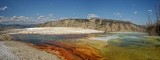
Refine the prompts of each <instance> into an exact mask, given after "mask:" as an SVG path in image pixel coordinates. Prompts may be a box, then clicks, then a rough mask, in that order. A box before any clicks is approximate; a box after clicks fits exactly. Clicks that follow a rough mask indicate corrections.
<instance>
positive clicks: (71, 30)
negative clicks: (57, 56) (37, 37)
mask: <svg viewBox="0 0 160 60" xmlns="http://www.w3.org/2000/svg"><path fill="white" fill-rule="evenodd" d="M89 33H104V31H98V30H93V29H83V28H75V27H36V28H26V29H23V30H22V31H19V32H17V33H14V34H89Z"/></svg>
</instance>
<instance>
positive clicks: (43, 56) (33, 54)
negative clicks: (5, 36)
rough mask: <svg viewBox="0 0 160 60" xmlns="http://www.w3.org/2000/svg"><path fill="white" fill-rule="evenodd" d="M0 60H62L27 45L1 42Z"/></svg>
mask: <svg viewBox="0 0 160 60" xmlns="http://www.w3.org/2000/svg"><path fill="white" fill-rule="evenodd" d="M0 60H62V59H61V58H59V57H57V56H56V55H53V54H49V53H47V52H45V51H41V50H38V49H35V48H32V47H30V46H28V45H26V44H25V43H21V42H15V41H0Z"/></svg>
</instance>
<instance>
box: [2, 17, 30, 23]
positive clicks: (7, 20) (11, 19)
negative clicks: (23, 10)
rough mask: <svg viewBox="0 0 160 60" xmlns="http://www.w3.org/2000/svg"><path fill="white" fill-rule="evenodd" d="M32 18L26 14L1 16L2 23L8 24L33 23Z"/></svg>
mask: <svg viewBox="0 0 160 60" xmlns="http://www.w3.org/2000/svg"><path fill="white" fill-rule="evenodd" d="M32 21H33V20H32V18H31V17H26V16H12V17H5V16H1V17H0V23H6V24H13V23H15V24H28V23H32Z"/></svg>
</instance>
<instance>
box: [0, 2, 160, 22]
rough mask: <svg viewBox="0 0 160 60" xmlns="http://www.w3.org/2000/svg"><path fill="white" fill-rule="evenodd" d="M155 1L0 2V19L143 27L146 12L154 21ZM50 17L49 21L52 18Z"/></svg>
mask: <svg viewBox="0 0 160 60" xmlns="http://www.w3.org/2000/svg"><path fill="white" fill-rule="evenodd" d="M158 2H159V1H158V0H0V16H5V17H13V16H25V17H32V18H33V20H34V19H35V18H37V17H40V16H41V17H42V16H43V17H47V16H50V15H52V16H51V17H54V18H87V16H88V15H91V16H96V17H99V18H107V19H117V20H127V21H131V22H133V23H136V24H145V23H146V21H147V12H148V11H149V12H151V13H152V14H151V16H152V19H153V20H154V19H155V17H154V16H155V5H156V4H158ZM54 18H53V19H54Z"/></svg>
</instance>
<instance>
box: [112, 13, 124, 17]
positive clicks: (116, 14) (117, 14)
mask: <svg viewBox="0 0 160 60" xmlns="http://www.w3.org/2000/svg"><path fill="white" fill-rule="evenodd" d="M113 15H115V16H117V17H120V18H121V17H122V14H121V13H120V12H115V13H113Z"/></svg>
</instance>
